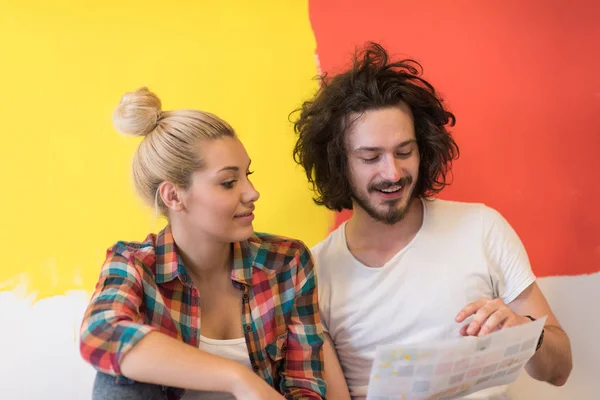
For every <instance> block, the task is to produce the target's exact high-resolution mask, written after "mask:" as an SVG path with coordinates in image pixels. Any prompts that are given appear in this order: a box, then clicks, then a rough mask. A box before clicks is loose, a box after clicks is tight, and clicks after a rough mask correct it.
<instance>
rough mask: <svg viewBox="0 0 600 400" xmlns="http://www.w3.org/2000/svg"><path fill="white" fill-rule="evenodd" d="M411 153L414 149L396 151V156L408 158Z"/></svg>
mask: <svg viewBox="0 0 600 400" xmlns="http://www.w3.org/2000/svg"><path fill="white" fill-rule="evenodd" d="M411 154H412V151H409V152H408V153H396V157H398V158H407V157H410V155H411Z"/></svg>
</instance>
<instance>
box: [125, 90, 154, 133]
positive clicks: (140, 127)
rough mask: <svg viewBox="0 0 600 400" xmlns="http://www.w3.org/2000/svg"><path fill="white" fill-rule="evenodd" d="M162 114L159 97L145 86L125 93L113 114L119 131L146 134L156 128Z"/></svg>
mask: <svg viewBox="0 0 600 400" xmlns="http://www.w3.org/2000/svg"><path fill="white" fill-rule="evenodd" d="M161 114H162V110H161V103H160V99H159V98H158V96H157V95H155V94H154V93H152V92H151V91H149V90H148V88H146V87H142V88H139V89H137V90H136V91H134V92H129V93H126V94H125V95H124V96H123V97H122V98H121V102H120V103H119V105H118V106H117V108H116V110H115V112H114V114H113V124H114V126H115V129H116V130H117V131H119V132H120V133H123V134H126V135H133V136H146V135H147V134H149V133H150V132H152V131H153V130H154V128H156V125H157V123H158V121H159V119H160V115H161Z"/></svg>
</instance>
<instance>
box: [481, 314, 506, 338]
mask: <svg viewBox="0 0 600 400" xmlns="http://www.w3.org/2000/svg"><path fill="white" fill-rule="evenodd" d="M508 317H510V312H509V310H508V308H507V307H503V308H498V309H496V311H494V312H493V313H492V314H491V315H489V316H488V318H487V320H486V321H485V322H484V323H483V324H482V326H481V329H480V330H479V336H485V335H487V334H488V333H492V332H493V331H494V330H496V329H497V328H498V326H502V325H503V324H504V322H506V320H507V319H508Z"/></svg>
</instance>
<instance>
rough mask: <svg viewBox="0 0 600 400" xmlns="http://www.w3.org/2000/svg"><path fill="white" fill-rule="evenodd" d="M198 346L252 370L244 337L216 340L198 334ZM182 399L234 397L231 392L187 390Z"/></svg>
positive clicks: (228, 398) (198, 399)
mask: <svg viewBox="0 0 600 400" xmlns="http://www.w3.org/2000/svg"><path fill="white" fill-rule="evenodd" d="M198 348H199V349H200V350H204V351H206V352H208V353H211V354H214V355H216V356H219V357H223V358H227V359H229V360H233V361H237V362H239V363H240V364H242V365H244V366H245V367H247V368H248V369H250V370H252V365H251V363H250V356H249V355H248V347H247V346H246V338H239V339H229V340H216V339H210V338H207V337H204V336H202V335H200V345H199V346H198ZM182 400H235V397H233V395H232V394H231V393H225V392H206V391H198V390H188V391H187V392H185V394H184V395H183V397H182Z"/></svg>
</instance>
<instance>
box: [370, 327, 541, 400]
mask: <svg viewBox="0 0 600 400" xmlns="http://www.w3.org/2000/svg"><path fill="white" fill-rule="evenodd" d="M545 321H546V317H543V318H540V319H538V320H536V321H533V322H530V323H527V324H524V325H520V326H515V327H512V328H506V329H502V330H500V331H498V332H494V333H492V334H489V335H487V336H483V337H480V338H478V337H472V336H470V337H459V338H456V339H451V340H443V341H432V342H428V343H418V344H410V345H385V346H379V347H378V348H377V351H376V354H375V361H374V363H373V368H372V370H371V377H370V380H369V389H368V394H367V399H368V400H402V399H404V400H424V399H427V400H441V399H444V400H449V399H455V398H459V397H462V396H466V395H467V394H469V393H473V392H476V391H479V390H482V389H485V388H488V387H492V386H499V385H505V384H507V383H511V382H513V381H514V380H515V379H516V378H517V376H518V375H519V373H520V372H521V370H522V368H523V366H524V365H525V363H526V362H527V361H528V360H529V359H530V358H531V357H532V356H533V354H534V353H535V347H536V345H537V342H538V339H539V337H540V335H541V333H542V329H543V327H544V323H545Z"/></svg>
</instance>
